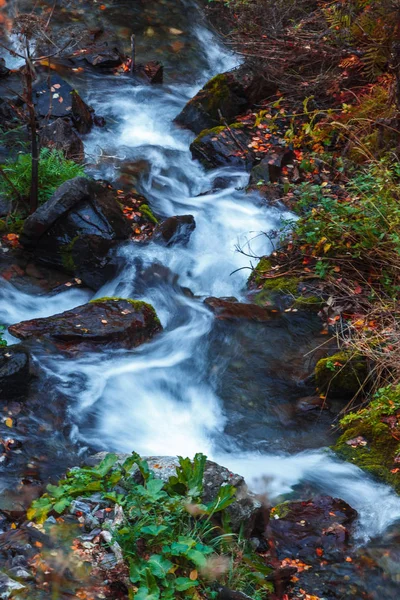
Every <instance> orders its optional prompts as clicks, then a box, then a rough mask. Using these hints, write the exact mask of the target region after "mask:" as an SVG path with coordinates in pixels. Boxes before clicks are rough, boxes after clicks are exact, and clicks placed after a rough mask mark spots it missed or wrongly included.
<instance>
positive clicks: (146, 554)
mask: <svg viewBox="0 0 400 600" xmlns="http://www.w3.org/2000/svg"><path fill="white" fill-rule="evenodd" d="M205 463H206V457H205V456H204V455H203V454H197V455H196V456H195V457H194V460H193V461H191V460H190V459H188V458H182V457H179V466H178V468H177V469H176V474H175V475H173V476H171V477H170V478H169V480H168V481H167V482H165V481H163V480H161V479H157V478H156V477H155V475H154V473H153V471H152V470H150V468H149V466H148V464H147V462H146V461H144V460H142V459H141V458H140V457H139V456H138V455H137V454H135V453H134V454H132V456H130V457H129V458H128V459H127V460H125V461H124V462H123V463H122V464H120V462H119V461H118V457H117V456H116V455H115V454H108V455H107V456H106V457H105V458H104V460H103V461H102V462H101V463H100V464H99V465H98V466H96V467H93V468H81V469H72V470H71V471H70V472H69V473H68V474H67V476H66V478H65V479H64V480H62V481H60V483H59V485H57V486H55V485H49V486H48V487H47V493H46V494H45V495H44V496H43V497H42V498H39V499H38V500H36V501H35V502H34V503H33V504H32V507H31V509H30V510H29V511H28V518H30V519H33V518H34V519H36V520H38V521H40V522H43V521H44V520H45V519H46V518H47V515H48V514H49V513H50V512H55V513H56V514H61V513H63V512H64V511H65V510H66V509H67V508H68V507H69V506H70V504H71V502H72V501H73V499H74V498H77V497H84V498H85V497H90V496H91V495H92V494H93V493H100V494H101V496H102V498H103V499H105V500H108V501H109V502H111V503H117V504H118V505H119V506H121V507H122V509H123V512H124V516H125V519H124V522H123V523H122V524H121V525H119V526H118V527H117V529H115V530H113V541H114V542H118V544H119V546H120V547H121V549H122V553H123V556H124V559H125V561H126V563H127V565H128V567H129V578H130V582H131V589H130V590H129V592H130V594H131V596H130V597H132V598H135V600H158V599H160V598H163V599H165V600H168V599H171V600H172V599H175V598H177V599H178V598H199V597H200V596H199V595H198V592H197V591H196V590H202V592H203V596H202V597H205V598H209V599H210V600H211V599H212V598H215V597H216V595H217V594H216V591H215V590H214V588H213V584H214V581H215V575H213V573H212V566H210V565H212V564H213V561H215V559H216V557H220V556H221V555H223V556H224V557H225V560H226V564H227V567H226V570H225V573H224V574H222V583H225V584H229V585H232V586H233V588H234V589H237V590H242V591H243V592H245V593H251V594H252V598H254V599H255V600H261V599H262V598H265V597H266V593H268V592H269V591H270V589H271V584H270V583H268V582H267V581H266V575H267V574H268V573H270V568H269V567H268V566H267V565H266V564H265V561H264V560H263V559H262V557H259V556H257V555H256V554H255V552H254V551H253V550H252V549H251V547H250V546H249V545H248V544H247V542H246V541H245V540H243V539H241V537H240V536H237V535H234V534H232V532H231V531H230V530H229V526H228V525H227V522H228V519H227V514H226V513H224V511H225V509H226V508H228V507H229V506H230V504H232V502H234V500H235V492H236V488H235V487H233V486H231V485H224V486H222V487H221V488H220V490H219V492H218V495H217V497H216V498H215V499H214V500H213V501H211V502H208V503H204V502H203V501H202V495H203V477H204V468H205ZM133 469H134V470H135V473H134V476H133V475H132V472H133ZM138 472H139V473H138ZM138 474H140V479H141V482H140V483H138ZM210 573H211V574H210Z"/></svg>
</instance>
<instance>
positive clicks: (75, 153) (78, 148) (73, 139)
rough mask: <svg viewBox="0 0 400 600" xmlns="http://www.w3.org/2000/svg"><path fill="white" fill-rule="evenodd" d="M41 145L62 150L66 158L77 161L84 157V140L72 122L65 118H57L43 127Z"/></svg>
mask: <svg viewBox="0 0 400 600" xmlns="http://www.w3.org/2000/svg"><path fill="white" fill-rule="evenodd" d="M40 145H41V146H45V147H46V148H50V149H56V150H61V152H63V154H64V156H65V157H66V158H68V159H70V160H74V161H76V162H82V161H83V159H84V150H83V142H82V140H81V138H80V137H79V136H78V134H77V133H76V131H74V129H73V128H72V126H71V124H70V123H69V122H68V121H65V120H64V119H57V120H56V121H54V122H53V123H49V124H48V125H46V126H45V127H43V128H42V129H41V131H40Z"/></svg>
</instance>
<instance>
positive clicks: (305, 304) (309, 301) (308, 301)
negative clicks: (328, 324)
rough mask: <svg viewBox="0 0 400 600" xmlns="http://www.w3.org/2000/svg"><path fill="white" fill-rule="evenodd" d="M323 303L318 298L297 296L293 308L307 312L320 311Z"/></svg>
mask: <svg viewBox="0 0 400 600" xmlns="http://www.w3.org/2000/svg"><path fill="white" fill-rule="evenodd" d="M323 304H324V301H323V300H322V299H321V298H318V296H298V297H297V298H296V299H295V301H294V305H293V307H294V308H302V309H309V310H320V308H321V307H322V306H323Z"/></svg>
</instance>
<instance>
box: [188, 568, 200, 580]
mask: <svg viewBox="0 0 400 600" xmlns="http://www.w3.org/2000/svg"><path fill="white" fill-rule="evenodd" d="M197 575H198V574H197V571H196V569H193V571H190V575H189V579H190V580H191V581H196V579H197Z"/></svg>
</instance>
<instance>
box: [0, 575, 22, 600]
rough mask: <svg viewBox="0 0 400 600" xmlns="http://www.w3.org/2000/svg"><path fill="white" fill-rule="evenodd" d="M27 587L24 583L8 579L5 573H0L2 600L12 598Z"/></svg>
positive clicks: (0, 596)
mask: <svg viewBox="0 0 400 600" xmlns="http://www.w3.org/2000/svg"><path fill="white" fill-rule="evenodd" d="M25 587H26V586H24V585H23V584H22V583H19V582H18V581H16V580H15V579H11V577H8V575H6V574H5V573H0V598H1V599H2V600H3V599H4V600H8V599H9V598H12V597H13V596H15V594H16V593H18V592H21V590H23V589H25Z"/></svg>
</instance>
